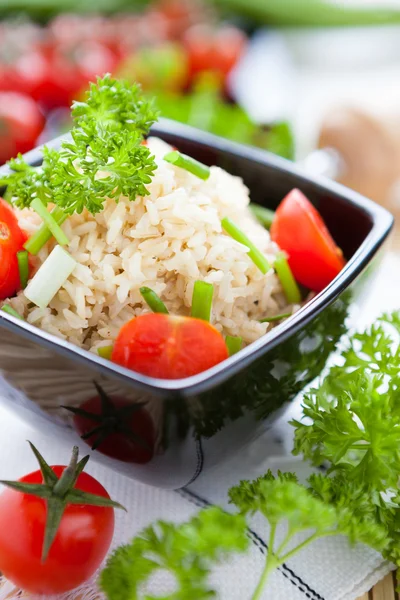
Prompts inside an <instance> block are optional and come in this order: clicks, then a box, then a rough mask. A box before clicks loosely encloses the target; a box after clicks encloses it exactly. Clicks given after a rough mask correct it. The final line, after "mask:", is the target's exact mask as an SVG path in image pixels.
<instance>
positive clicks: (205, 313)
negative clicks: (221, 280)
mask: <svg viewBox="0 0 400 600" xmlns="http://www.w3.org/2000/svg"><path fill="white" fill-rule="evenodd" d="M213 295H214V286H213V285H212V283H206V282H205V281H196V282H195V284H194V288H193V296H192V312H191V315H192V317H195V318H196V319H202V320H203V321H209V320H210V318H211V308H212V300H213Z"/></svg>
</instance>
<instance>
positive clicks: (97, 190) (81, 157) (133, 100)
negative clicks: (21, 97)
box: [0, 75, 157, 214]
mask: <svg viewBox="0 0 400 600" xmlns="http://www.w3.org/2000/svg"><path fill="white" fill-rule="evenodd" d="M72 118H73V121H74V127H73V129H72V131H71V138H72V139H71V141H67V140H66V141H64V142H63V143H62V144H61V148H60V149H59V150H54V149H50V148H46V147H45V148H44V149H43V164H42V166H41V167H39V168H35V167H31V166H29V165H28V164H27V163H26V162H25V161H24V159H23V158H22V156H19V157H18V158H17V159H14V160H11V161H10V162H9V163H8V164H9V167H10V169H11V171H12V172H11V173H10V174H9V175H6V176H5V177H4V178H3V179H2V180H1V182H0V183H1V185H7V187H8V189H9V190H10V193H11V195H12V198H13V203H14V204H16V206H18V207H19V208H24V207H27V206H30V205H31V203H32V201H33V200H34V199H35V198H38V199H39V200H40V201H41V202H42V204H44V205H47V204H48V203H49V202H51V203H53V204H56V205H57V206H58V207H60V208H62V209H63V210H64V211H65V212H66V213H67V214H72V213H74V212H78V213H81V212H82V210H83V209H84V208H86V209H87V210H89V212H91V213H93V214H95V213H97V212H99V211H101V210H102V208H103V204H104V201H105V199H106V198H115V199H116V200H118V198H119V197H120V196H121V195H122V196H126V197H127V198H129V199H130V200H135V198H136V197H137V196H144V195H146V194H148V191H147V189H146V184H148V183H150V181H151V176H152V175H153V174H154V171H155V169H156V164H155V162H154V157H153V156H152V155H151V153H150V151H149V149H148V148H147V147H146V146H144V145H143V144H142V141H143V138H144V135H146V134H147V132H148V131H149V128H150V126H151V125H152V124H153V123H154V121H155V120H156V119H157V111H156V110H155V108H154V106H153V102H152V101H150V100H147V99H145V98H144V97H143V96H142V93H141V90H140V87H139V86H138V85H130V84H128V83H127V82H124V81H119V80H116V79H113V78H112V77H110V75H105V76H104V77H103V78H99V79H98V80H97V83H96V84H94V83H93V84H91V87H90V90H89V92H88V93H87V96H86V100H85V102H75V103H74V104H73V106H72Z"/></svg>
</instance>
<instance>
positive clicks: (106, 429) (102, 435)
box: [68, 391, 156, 464]
mask: <svg viewBox="0 0 400 600" xmlns="http://www.w3.org/2000/svg"><path fill="white" fill-rule="evenodd" d="M103 398H106V401H104V399H103V401H102V399H101V398H100V397H99V396H95V397H93V398H90V399H89V400H86V401H85V402H84V403H83V404H81V405H80V407H79V409H78V410H77V411H75V409H73V408H69V409H68V410H71V412H75V415H74V425H75V427H76V430H77V432H78V433H79V435H80V436H81V437H82V439H84V441H85V442H86V443H87V444H89V446H91V447H92V449H93V450H97V451H98V452H101V453H102V454H105V455H106V456H111V457H112V458H116V459H118V460H122V461H124V462H130V463H136V464H145V463H148V462H149V461H150V460H151V459H152V458H153V454H154V445H155V437H156V436H155V430H154V424H153V419H152V418H151V416H150V415H149V413H148V411H147V410H146V409H145V408H143V407H142V405H140V404H134V403H132V402H129V400H126V399H124V398H120V397H113V398H110V397H108V396H107V395H105V392H104V391H103ZM105 402H106V405H105ZM99 417H101V420H99ZM92 431H93V433H91V432H92Z"/></svg>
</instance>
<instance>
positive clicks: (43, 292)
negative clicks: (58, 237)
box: [24, 246, 77, 308]
mask: <svg viewBox="0 0 400 600" xmlns="http://www.w3.org/2000/svg"><path fill="white" fill-rule="evenodd" d="M76 264H77V263H76V260H74V259H73V258H72V256H71V255H70V254H68V252H67V251H66V250H64V248H61V246H56V247H55V248H54V250H53V251H52V253H51V254H50V256H48V257H47V259H46V260H45V261H44V263H43V264H42V266H41V267H40V269H39V270H38V271H37V273H36V274H35V276H34V277H33V279H31V281H30V282H29V283H28V285H27V287H26V289H25V292H24V293H25V296H26V298H28V300H30V301H31V302H33V303H34V304H36V306H39V308H46V306H47V305H48V304H49V302H51V300H52V298H54V296H55V295H56V294H57V292H58V290H59V289H60V287H61V286H62V285H64V283H65V282H66V281H67V279H68V277H69V276H70V275H71V273H72V271H73V270H74V269H75V267H76Z"/></svg>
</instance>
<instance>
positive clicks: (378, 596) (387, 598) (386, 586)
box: [358, 573, 400, 600]
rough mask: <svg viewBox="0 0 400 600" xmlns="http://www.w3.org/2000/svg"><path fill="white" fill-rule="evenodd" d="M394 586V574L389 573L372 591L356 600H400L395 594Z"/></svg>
mask: <svg viewBox="0 0 400 600" xmlns="http://www.w3.org/2000/svg"><path fill="white" fill-rule="evenodd" d="M396 586H397V582H396V579H395V576H394V573H389V575H387V576H386V577H385V579H383V580H382V581H380V582H379V583H377V584H376V586H375V587H374V589H373V590H371V591H370V592H368V593H367V594H364V595H363V596H361V597H360V598H358V600H400V596H399V594H398V593H397V592H396Z"/></svg>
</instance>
